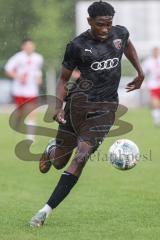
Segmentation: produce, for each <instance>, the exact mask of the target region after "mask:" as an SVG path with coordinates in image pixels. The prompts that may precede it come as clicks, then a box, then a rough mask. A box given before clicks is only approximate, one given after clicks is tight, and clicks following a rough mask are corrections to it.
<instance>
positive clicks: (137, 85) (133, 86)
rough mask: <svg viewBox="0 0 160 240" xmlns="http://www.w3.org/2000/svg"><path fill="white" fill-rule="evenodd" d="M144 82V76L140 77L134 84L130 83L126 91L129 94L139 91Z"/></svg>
mask: <svg viewBox="0 0 160 240" xmlns="http://www.w3.org/2000/svg"><path fill="white" fill-rule="evenodd" d="M143 80H144V75H143V74H142V75H139V76H137V77H136V78H135V79H134V80H133V81H132V82H130V83H128V84H127V86H126V88H125V89H127V92H131V91H133V90H136V89H139V88H140V87H141V85H142V82H143Z"/></svg>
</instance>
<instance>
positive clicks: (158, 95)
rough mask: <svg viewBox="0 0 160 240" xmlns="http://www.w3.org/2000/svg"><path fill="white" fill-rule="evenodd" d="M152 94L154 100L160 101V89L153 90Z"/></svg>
mask: <svg viewBox="0 0 160 240" xmlns="http://www.w3.org/2000/svg"><path fill="white" fill-rule="evenodd" d="M150 94H151V97H152V98H157V99H160V88H156V89H151V90H150Z"/></svg>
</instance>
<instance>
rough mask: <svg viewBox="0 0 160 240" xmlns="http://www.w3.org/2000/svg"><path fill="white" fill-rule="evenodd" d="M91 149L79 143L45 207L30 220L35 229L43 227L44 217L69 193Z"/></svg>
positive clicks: (83, 143)
mask: <svg viewBox="0 0 160 240" xmlns="http://www.w3.org/2000/svg"><path fill="white" fill-rule="evenodd" d="M92 149H93V147H92V146H91V145H90V144H89V143H88V142H81V141H79V143H78V147H77V151H76V154H75V156H74V158H73V160H72V162H71V164H70V166H69V167H68V168H67V170H66V171H64V172H63V173H62V175H61V177H60V180H59V182H58V184H57V186H56V188H55V189H54V191H53V193H52V194H51V196H50V198H49V200H48V201H47V203H46V204H45V206H44V207H43V208H42V209H41V210H40V211H39V212H38V213H37V214H36V215H35V216H34V217H33V218H32V219H31V222H30V225H31V226H34V227H37V226H41V225H43V223H44V221H45V219H46V217H47V216H48V215H49V214H50V213H51V212H52V210H53V209H55V208H56V207H57V206H58V205H59V204H60V203H61V202H62V201H63V200H64V199H65V197H66V196H67V195H68V194H69V193H70V191H71V189H72V188H73V187H74V186H75V184H76V183H77V181H78V178H79V176H80V175H81V173H82V170H83V168H84V166H85V164H86V162H87V160H88V158H89V156H90V154H91V152H92Z"/></svg>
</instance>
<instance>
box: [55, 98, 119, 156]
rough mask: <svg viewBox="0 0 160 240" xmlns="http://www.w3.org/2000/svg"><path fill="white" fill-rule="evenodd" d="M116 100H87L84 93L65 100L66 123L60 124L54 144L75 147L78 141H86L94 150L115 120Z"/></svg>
mask: <svg viewBox="0 0 160 240" xmlns="http://www.w3.org/2000/svg"><path fill="white" fill-rule="evenodd" d="M117 107H118V104H117V102H98V103H93V102H88V101H86V98H85V97H84V95H79V96H76V97H74V98H71V99H70V100H68V101H67V103H66V106H65V109H64V111H65V120H66V124H60V125H59V128H58V133H57V136H56V145H57V146H58V145H59V146H61V147H62V146H63V147H65V148H66V147H67V148H75V147H77V144H78V142H79V141H85V142H88V143H89V144H91V145H92V146H93V149H94V151H95V150H96V149H97V148H98V146H99V145H100V144H101V143H102V141H103V139H104V138H105V137H106V135H107V134H108V133H109V130H110V128H111V127H112V125H113V123H114V120H115V112H116V110H117Z"/></svg>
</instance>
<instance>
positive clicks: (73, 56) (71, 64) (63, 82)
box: [53, 42, 79, 123]
mask: <svg viewBox="0 0 160 240" xmlns="http://www.w3.org/2000/svg"><path fill="white" fill-rule="evenodd" d="M78 58H79V55H78V49H77V46H76V44H75V43H73V42H70V43H69V44H67V47H66V51H65V54H64V59H63V62H62V69H61V73H60V77H59V80H58V83H57V88H56V96H57V99H58V102H60V104H58V105H60V107H59V106H58V109H60V110H59V111H58V113H57V114H56V115H55V116H54V117H53V118H54V119H55V120H56V121H57V122H59V123H65V119H64V110H63V102H64V99H65V97H66V95H67V91H68V90H67V82H68V81H69V79H70V77H71V75H72V72H73V70H74V69H75V68H76V67H77V64H78ZM59 100H60V101H59Z"/></svg>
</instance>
